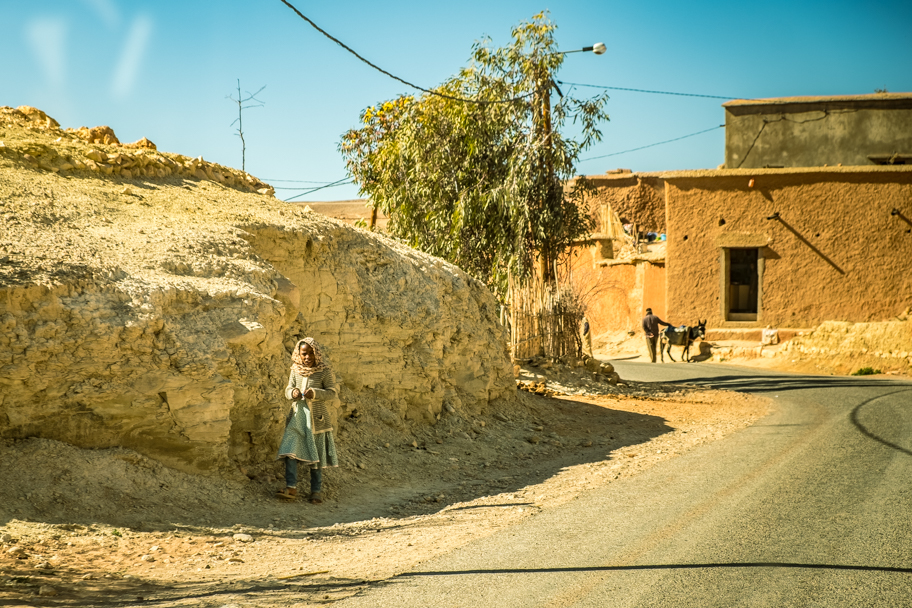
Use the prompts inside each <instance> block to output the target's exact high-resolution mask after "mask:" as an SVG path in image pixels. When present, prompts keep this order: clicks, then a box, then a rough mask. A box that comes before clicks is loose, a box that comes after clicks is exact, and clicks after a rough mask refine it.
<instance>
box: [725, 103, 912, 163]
mask: <svg viewBox="0 0 912 608" xmlns="http://www.w3.org/2000/svg"><path fill="white" fill-rule="evenodd" d="M722 107H723V108H725V167H726V168H728V169H750V168H761V167H770V168H778V167H822V166H838V165H844V166H859V165H883V164H912V93H874V94H871V95H842V96H832V97H781V98H775V99H753V100H735V101H729V102H727V103H725V104H723V105H722Z"/></svg>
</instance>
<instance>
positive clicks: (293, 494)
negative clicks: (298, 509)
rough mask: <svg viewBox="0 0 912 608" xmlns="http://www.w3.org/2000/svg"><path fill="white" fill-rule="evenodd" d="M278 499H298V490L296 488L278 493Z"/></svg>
mask: <svg viewBox="0 0 912 608" xmlns="http://www.w3.org/2000/svg"><path fill="white" fill-rule="evenodd" d="M276 497H277V498H284V499H285V500H295V499H297V497H298V490H297V489H296V488H285V489H284V490H279V491H278V492H276Z"/></svg>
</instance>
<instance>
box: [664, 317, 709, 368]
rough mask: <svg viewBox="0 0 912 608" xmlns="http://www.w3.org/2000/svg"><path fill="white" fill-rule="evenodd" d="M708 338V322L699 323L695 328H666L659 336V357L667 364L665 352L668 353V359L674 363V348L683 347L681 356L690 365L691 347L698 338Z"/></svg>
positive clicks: (684, 326) (685, 326) (683, 326)
mask: <svg viewBox="0 0 912 608" xmlns="http://www.w3.org/2000/svg"><path fill="white" fill-rule="evenodd" d="M705 337H706V321H699V320H698V321H697V324H696V325H695V326H693V327H688V326H687V325H682V326H681V327H666V328H665V329H663V330H662V333H660V334H659V356H660V357H661V360H662V363H665V351H666V350H667V351H668V358H669V359H671V360H672V361H674V357H672V356H671V347H672V346H683V347H684V351H683V354H682V355H681V359H682V360H683V361H687V362H688V363H690V360H691V359H690V345H691V344H693V341H694V340H696V339H697V338H700V339H701V340H702V339H703V338H705Z"/></svg>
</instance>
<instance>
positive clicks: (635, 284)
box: [572, 247, 665, 336]
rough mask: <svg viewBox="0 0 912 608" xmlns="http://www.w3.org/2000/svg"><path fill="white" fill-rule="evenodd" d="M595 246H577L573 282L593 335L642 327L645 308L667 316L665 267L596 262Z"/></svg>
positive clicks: (638, 262) (659, 265)
mask: <svg viewBox="0 0 912 608" xmlns="http://www.w3.org/2000/svg"><path fill="white" fill-rule="evenodd" d="M592 249H593V248H590V247H578V248H575V250H574V252H575V253H576V254H577V255H574V256H573V257H572V259H573V262H572V282H573V285H574V288H575V289H576V292H577V293H578V294H579V295H580V297H581V299H582V301H583V305H584V306H585V312H586V318H587V319H588V320H589V325H590V327H591V331H592V335H594V336H600V335H603V334H606V333H613V332H628V331H635V332H639V331H641V330H640V321H641V319H642V318H643V314H644V310H645V309H646V307H650V308H652V310H653V312H655V313H656V314H657V315H659V316H660V317H662V318H663V319H664V318H665V317H664V315H665V266H664V265H662V264H652V263H649V262H645V261H637V262H630V263H615V264H610V265H606V264H597V263H596V260H595V256H594V255H593V251H592Z"/></svg>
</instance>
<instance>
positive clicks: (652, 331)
mask: <svg viewBox="0 0 912 608" xmlns="http://www.w3.org/2000/svg"><path fill="white" fill-rule="evenodd" d="M659 325H664V326H665V327H671V323H666V322H665V321H663V320H662V319H660V318H658V317H657V316H655V315H654V314H652V309H651V308H647V309H646V316H645V317H643V333H645V334H646V348H647V349H648V350H649V358H650V359H652V362H653V363H655V362H656V343H657V342H658V341H659Z"/></svg>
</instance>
